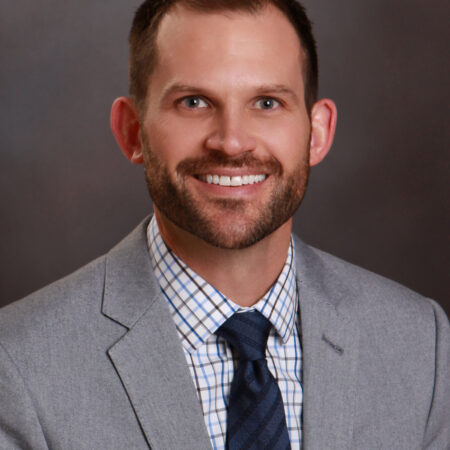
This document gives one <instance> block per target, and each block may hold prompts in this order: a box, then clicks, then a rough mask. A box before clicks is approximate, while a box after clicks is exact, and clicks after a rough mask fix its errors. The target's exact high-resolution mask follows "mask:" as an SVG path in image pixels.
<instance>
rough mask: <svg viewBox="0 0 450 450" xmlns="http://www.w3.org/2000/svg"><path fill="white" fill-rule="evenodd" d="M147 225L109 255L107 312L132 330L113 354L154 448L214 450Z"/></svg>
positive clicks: (155, 449)
mask: <svg viewBox="0 0 450 450" xmlns="http://www.w3.org/2000/svg"><path fill="white" fill-rule="evenodd" d="M147 224H148V220H147V221H145V222H144V223H143V224H141V226H140V227H138V228H137V229H136V230H135V231H134V232H133V233H132V234H131V235H129V236H128V237H127V238H126V239H125V240H124V241H122V242H121V243H120V244H119V245H118V246H117V247H115V248H114V249H113V250H111V252H110V253H109V254H108V255H107V259H106V278H105V293H104V301H103V313H104V314H105V315H106V316H108V317H109V318H111V319H112V320H114V321H116V322H118V323H120V324H121V325H123V326H124V327H126V328H127V329H128V332H126V333H125V335H124V336H123V337H122V338H121V339H120V340H119V341H118V342H116V343H115V344H114V345H113V346H112V347H111V348H110V349H109V351H108V354H109V356H110V358H111V361H112V363H113V365H114V367H115V369H116V371H117V373H118V375H119V377H120V379H121V381H122V384H123V386H124V388H125V390H126V391H127V394H128V397H129V399H130V402H131V404H132V407H133V409H134V412H135V414H136V416H137V419H138V421H139V423H140V425H141V428H142V430H143V432H144V434H145V436H146V439H147V442H148V444H149V446H150V447H151V448H152V449H154V450H157V449H161V450H167V449H180V448H184V449H196V450H197V449H199V450H200V449H211V443H210V439H209V436H208V433H207V430H206V427H205V423H204V419H203V415H202V412H201V409H200V404H199V400H198V397H197V394H196V392H195V387H194V383H193V381H192V378H191V375H190V373H189V369H188V367H187V364H186V359H185V356H184V353H183V350H182V347H181V344H180V340H179V338H178V335H177V331H176V328H175V325H174V323H173V320H172V318H171V316H170V313H169V309H168V307H167V304H166V302H165V301H164V299H163V298H162V296H161V292H160V289H159V285H158V283H157V281H156V280H155V278H154V276H153V271H152V268H151V263H150V257H149V254H148V249H147V242H146V236H145V230H146V227H147Z"/></svg>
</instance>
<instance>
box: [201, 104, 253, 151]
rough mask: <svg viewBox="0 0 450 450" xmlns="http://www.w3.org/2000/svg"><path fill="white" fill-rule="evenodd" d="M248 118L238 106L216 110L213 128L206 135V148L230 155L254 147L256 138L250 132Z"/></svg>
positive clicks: (250, 149) (251, 149)
mask: <svg viewBox="0 0 450 450" xmlns="http://www.w3.org/2000/svg"><path fill="white" fill-rule="evenodd" d="M248 122H249V120H248V118H246V117H245V112H241V111H239V110H238V108H231V107H230V108H224V109H223V110H221V111H218V112H217V115H216V117H215V120H214V130H213V131H212V133H211V134H210V135H209V136H208V137H207V139H206V142H205V146H206V148H207V149H208V150H215V151H220V152H222V153H226V154H227V155H229V156H230V157H233V156H238V155H239V154H241V153H245V152H250V151H253V150H255V148H256V140H255V139H254V138H253V137H252V136H251V134H250V126H249V123H248Z"/></svg>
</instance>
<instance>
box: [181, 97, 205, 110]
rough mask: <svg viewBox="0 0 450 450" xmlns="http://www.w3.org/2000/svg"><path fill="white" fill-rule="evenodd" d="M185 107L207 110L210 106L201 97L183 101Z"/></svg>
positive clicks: (187, 98)
mask: <svg viewBox="0 0 450 450" xmlns="http://www.w3.org/2000/svg"><path fill="white" fill-rule="evenodd" d="M182 104H183V106H186V108H189V109H198V108H207V107H208V104H207V103H206V102H205V101H204V100H203V99H201V98H200V97H185V98H183V99H182Z"/></svg>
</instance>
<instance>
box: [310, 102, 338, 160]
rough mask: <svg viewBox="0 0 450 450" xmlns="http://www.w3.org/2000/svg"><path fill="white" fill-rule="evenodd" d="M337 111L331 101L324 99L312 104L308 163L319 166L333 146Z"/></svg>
mask: <svg viewBox="0 0 450 450" xmlns="http://www.w3.org/2000/svg"><path fill="white" fill-rule="evenodd" d="M336 122H337V109H336V105H335V103H334V102H333V100H330V99H328V98H324V99H321V100H319V101H318V102H317V103H315V104H314V106H313V107H312V110H311V146H310V153H309V163H310V165H311V166H315V165H316V164H319V163H320V162H321V161H322V160H323V159H324V158H325V156H327V153H328V151H329V150H330V148H331V145H332V144H333V139H334V133H335V131H336Z"/></svg>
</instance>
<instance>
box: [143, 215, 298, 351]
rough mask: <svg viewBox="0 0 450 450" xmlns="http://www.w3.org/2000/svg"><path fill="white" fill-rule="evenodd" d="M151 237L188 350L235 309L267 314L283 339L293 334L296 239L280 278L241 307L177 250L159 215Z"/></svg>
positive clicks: (154, 256) (164, 289)
mask: <svg viewBox="0 0 450 450" xmlns="http://www.w3.org/2000/svg"><path fill="white" fill-rule="evenodd" d="M147 239H148V246H149V250H150V256H151V260H152V265H153V270H154V273H155V276H156V278H157V280H158V282H159V285H160V287H161V291H162V293H163V294H164V296H165V298H166V300H167V302H168V303H169V307H170V311H171V313H172V317H173V319H174V322H175V325H176V327H177V329H178V332H179V334H180V336H181V340H182V345H183V347H184V348H185V350H187V351H188V352H190V353H192V352H194V351H195V350H197V348H198V347H199V346H200V345H202V344H203V343H204V342H205V341H206V340H207V339H208V338H209V337H210V336H211V335H212V334H214V333H215V331H216V330H217V329H218V328H219V327H220V326H221V325H222V324H223V323H224V322H225V321H226V320H227V319H228V318H229V317H231V316H232V315H233V314H234V313H235V312H237V311H245V310H249V309H256V310H258V311H259V312H260V313H261V314H263V315H264V316H265V317H266V318H267V319H268V320H269V321H270V322H271V323H272V325H273V327H274V328H275V330H276V332H277V334H278V335H279V337H280V338H281V340H282V341H283V343H286V342H287V340H288V339H289V337H290V336H291V335H292V332H293V329H294V326H295V319H296V316H297V308H298V294H297V284H296V277H295V252H294V242H293V240H292V239H291V244H290V246H289V250H288V254H287V257H286V261H285V263H284V266H283V270H282V271H281V273H280V275H279V276H278V279H277V280H276V281H275V283H274V284H273V285H272V287H271V288H270V289H269V290H268V292H267V293H266V294H265V295H264V296H263V297H262V298H261V299H260V300H259V301H258V302H257V303H256V304H255V305H253V306H252V307H251V308H243V307H240V306H239V305H237V304H235V303H234V302H233V301H231V300H230V299H228V298H227V297H225V296H224V295H223V294H222V293H220V292H219V291H218V290H217V289H215V288H214V287H213V286H212V285H210V284H209V283H208V282H206V281H205V280H204V279H203V278H202V277H200V276H199V275H198V274H197V273H195V272H194V271H193V270H192V269H191V268H190V267H188V266H187V265H186V264H185V263H184V262H183V261H182V260H181V259H180V258H179V257H178V256H177V255H176V254H175V253H173V252H172V251H171V250H170V249H169V248H168V247H167V245H166V244H165V242H164V240H163V239H162V237H161V234H160V232H159V228H158V224H157V221H156V219H155V216H153V217H152V219H151V221H150V224H149V226H148V229H147Z"/></svg>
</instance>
